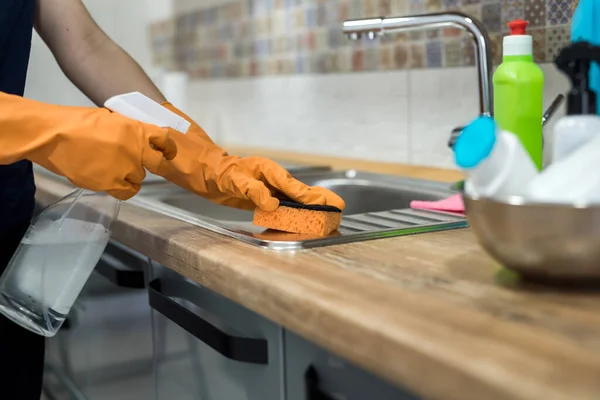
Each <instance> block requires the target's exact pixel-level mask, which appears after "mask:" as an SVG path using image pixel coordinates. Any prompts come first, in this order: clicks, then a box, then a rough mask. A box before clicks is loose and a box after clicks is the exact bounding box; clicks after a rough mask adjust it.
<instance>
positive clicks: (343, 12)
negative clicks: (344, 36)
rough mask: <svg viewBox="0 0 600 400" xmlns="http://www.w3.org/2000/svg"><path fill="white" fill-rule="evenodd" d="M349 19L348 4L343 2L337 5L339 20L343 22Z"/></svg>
mask: <svg viewBox="0 0 600 400" xmlns="http://www.w3.org/2000/svg"><path fill="white" fill-rule="evenodd" d="M347 19H350V3H348V1H347V0H346V1H343V2H341V3H340V4H339V20H340V21H345V20H347Z"/></svg>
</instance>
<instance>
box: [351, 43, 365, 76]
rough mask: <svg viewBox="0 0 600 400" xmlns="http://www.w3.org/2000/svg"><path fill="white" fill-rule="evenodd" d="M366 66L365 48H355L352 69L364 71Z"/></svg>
mask: <svg viewBox="0 0 600 400" xmlns="http://www.w3.org/2000/svg"><path fill="white" fill-rule="evenodd" d="M364 68H365V51H364V50H363V49H358V48H357V49H354V52H353V53H352V70H353V71H363V70H364Z"/></svg>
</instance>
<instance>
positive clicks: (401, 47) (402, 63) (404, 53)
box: [394, 43, 410, 69]
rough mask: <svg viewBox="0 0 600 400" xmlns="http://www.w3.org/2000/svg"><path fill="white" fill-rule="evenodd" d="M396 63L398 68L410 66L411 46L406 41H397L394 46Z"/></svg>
mask: <svg viewBox="0 0 600 400" xmlns="http://www.w3.org/2000/svg"><path fill="white" fill-rule="evenodd" d="M394 65H395V67H396V69H405V68H408V67H409V66H410V48H409V47H408V46H407V45H406V44H405V43H396V45H395V46H394Z"/></svg>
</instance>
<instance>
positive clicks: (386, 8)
mask: <svg viewBox="0 0 600 400" xmlns="http://www.w3.org/2000/svg"><path fill="white" fill-rule="evenodd" d="M378 14H379V15H382V16H384V17H386V16H387V17H389V16H391V15H392V0H380V1H379V13H378Z"/></svg>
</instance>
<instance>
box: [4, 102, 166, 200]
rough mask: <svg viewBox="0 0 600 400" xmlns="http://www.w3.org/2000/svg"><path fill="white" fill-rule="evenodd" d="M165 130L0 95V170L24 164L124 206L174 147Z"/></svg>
mask: <svg viewBox="0 0 600 400" xmlns="http://www.w3.org/2000/svg"><path fill="white" fill-rule="evenodd" d="M170 132H171V130H170V129H165V128H159V127H157V126H154V125H147V124H142V123H141V122H138V121H134V120H131V119H129V118H125V117H123V116H121V115H118V114H114V113H111V112H110V111H109V110H107V109H104V108H89V107H67V106H58V105H53V104H45V103H40V102H37V101H33V100H29V99H24V98H22V97H20V96H13V95H9V94H5V93H2V92H0V138H1V139H0V140H1V144H0V164H11V163H14V162H17V161H20V160H24V159H28V160H30V161H33V162H35V163H36V164H39V165H41V166H43V167H45V168H47V169H48V170H50V171H52V172H54V173H56V174H59V175H62V176H64V177H66V178H67V179H69V181H71V182H72V183H73V184H74V185H76V186H78V187H81V188H84V189H89V190H93V191H105V192H107V193H108V194H110V195H112V196H114V197H116V198H118V199H121V200H126V199H129V198H130V197H132V196H134V195H135V194H136V193H137V192H138V191H139V189H140V185H141V183H142V181H143V180H144V178H145V176H146V171H145V170H144V167H145V168H147V169H148V170H149V171H150V172H153V173H156V172H158V170H159V166H160V165H161V163H162V161H163V160H164V161H166V160H172V159H173V158H174V157H175V155H176V154H177V146H176V144H175V142H174V140H173V139H172V138H171V136H170V135H171V134H170Z"/></svg>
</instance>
